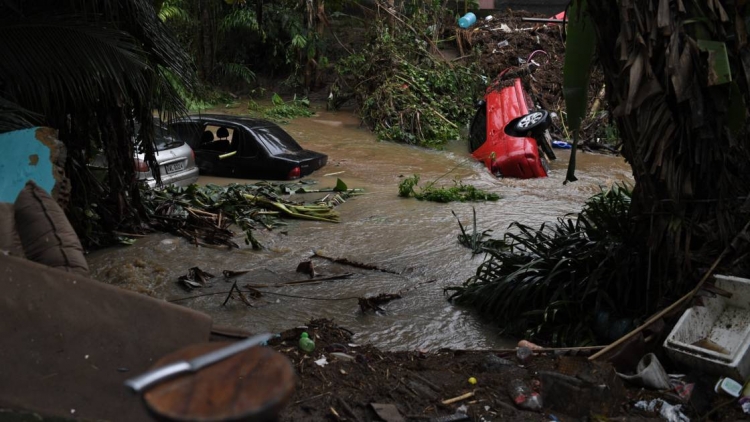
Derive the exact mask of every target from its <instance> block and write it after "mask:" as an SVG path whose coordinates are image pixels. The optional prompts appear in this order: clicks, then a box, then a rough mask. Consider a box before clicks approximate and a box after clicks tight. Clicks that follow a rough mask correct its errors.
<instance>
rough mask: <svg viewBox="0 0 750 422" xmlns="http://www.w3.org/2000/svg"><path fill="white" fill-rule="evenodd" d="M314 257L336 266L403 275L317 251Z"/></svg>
mask: <svg viewBox="0 0 750 422" xmlns="http://www.w3.org/2000/svg"><path fill="white" fill-rule="evenodd" d="M312 257H313V258H322V259H327V260H328V261H331V262H334V263H336V264H342V265H349V266H351V267H357V268H362V269H365V270H376V271H380V272H384V273H389V274H397V275H401V273H398V272H396V271H393V270H388V269H385V268H380V267H378V266H377V265H372V264H364V263H361V262H356V261H350V260H348V259H346V258H332V257H330V256H325V255H322V254H320V253H318V252H317V251H314V252H313V255H312Z"/></svg>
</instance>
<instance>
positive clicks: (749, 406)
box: [740, 400, 750, 415]
mask: <svg viewBox="0 0 750 422" xmlns="http://www.w3.org/2000/svg"><path fill="white" fill-rule="evenodd" d="M740 407H742V412H743V413H745V414H746V415H750V400H747V401H743V402H740Z"/></svg>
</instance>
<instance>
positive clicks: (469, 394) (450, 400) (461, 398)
mask: <svg viewBox="0 0 750 422" xmlns="http://www.w3.org/2000/svg"><path fill="white" fill-rule="evenodd" d="M471 397H474V392H473V391H472V392H470V393H466V394H462V395H460V396H458V397H453V398H452V399H448V400H443V401H442V403H443V404H453V403H455V402H457V401H461V400H466V399H468V398H471Z"/></svg>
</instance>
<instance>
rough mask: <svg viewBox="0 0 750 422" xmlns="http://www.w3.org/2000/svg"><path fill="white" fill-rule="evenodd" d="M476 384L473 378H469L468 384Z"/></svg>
mask: <svg viewBox="0 0 750 422" xmlns="http://www.w3.org/2000/svg"><path fill="white" fill-rule="evenodd" d="M476 383H477V379H476V378H474V377H470V378H469V384H471V385H476Z"/></svg>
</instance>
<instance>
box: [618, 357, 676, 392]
mask: <svg viewBox="0 0 750 422" xmlns="http://www.w3.org/2000/svg"><path fill="white" fill-rule="evenodd" d="M617 375H619V376H620V377H621V378H622V379H625V380H627V381H630V382H632V383H635V384H639V385H642V386H644V387H647V388H653V389H655V390H668V389H671V388H672V384H671V383H670V382H669V376H668V375H667V372H666V371H664V368H663V367H662V366H661V362H659V359H657V357H656V355H654V354H653V353H648V354H646V355H644V356H643V357H642V358H641V360H640V361H639V362H638V366H637V367H636V373H635V374H633V375H626V374H621V373H618V374H617Z"/></svg>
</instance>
